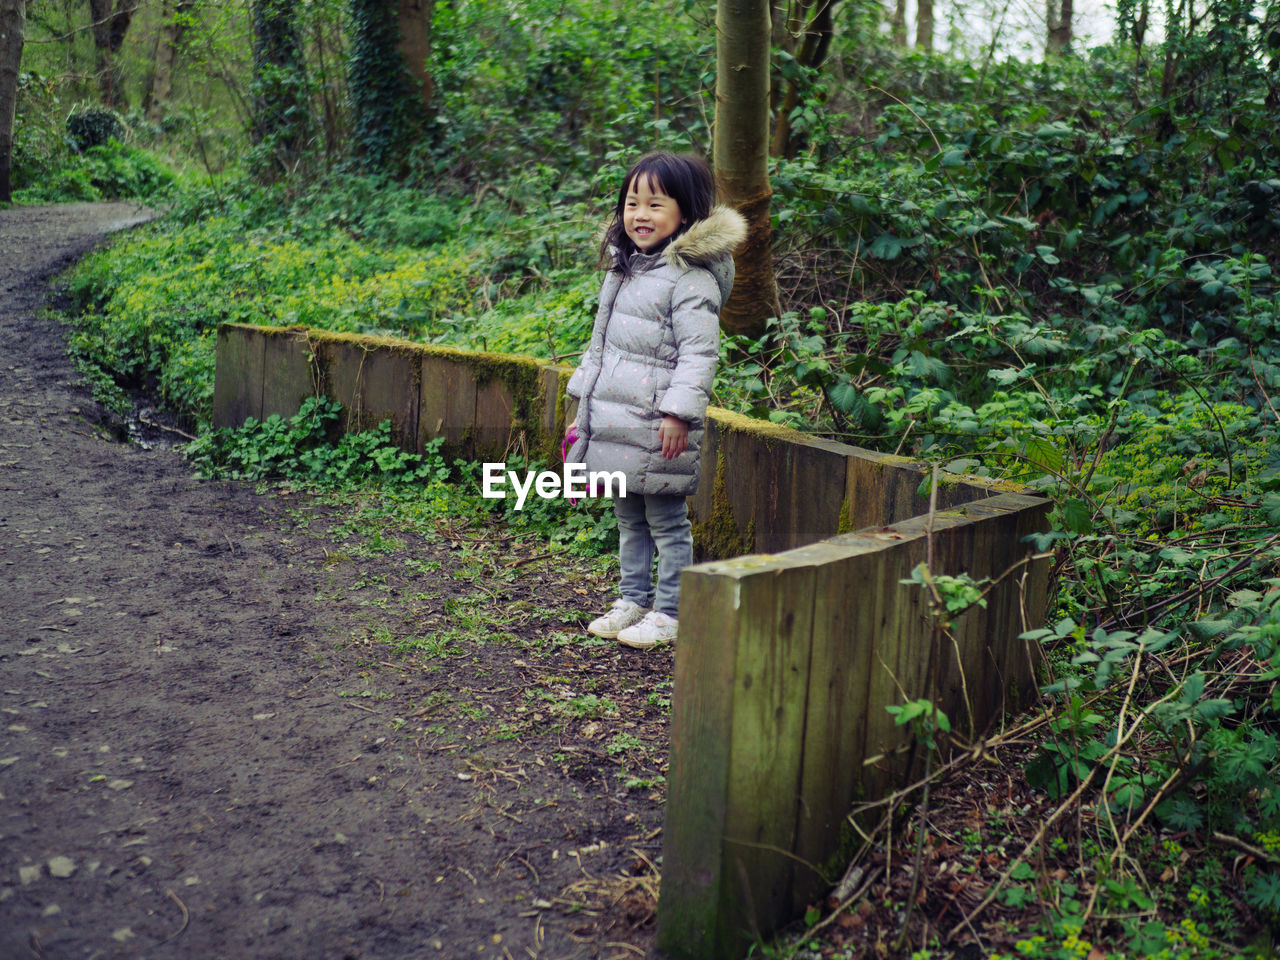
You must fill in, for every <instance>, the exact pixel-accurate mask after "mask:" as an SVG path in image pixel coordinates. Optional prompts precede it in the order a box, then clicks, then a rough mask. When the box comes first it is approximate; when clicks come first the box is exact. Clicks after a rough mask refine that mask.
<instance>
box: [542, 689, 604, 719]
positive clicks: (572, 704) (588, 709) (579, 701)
mask: <svg viewBox="0 0 1280 960" xmlns="http://www.w3.org/2000/svg"><path fill="white" fill-rule="evenodd" d="M552 709H553V710H555V711H556V712H557V713H560V714H564V715H565V716H569V717H575V718H577V719H579V720H599V719H600V718H601V717H607V716H616V715H617V713H618V705H617V704H616V703H614V702H612V701H611V700H608V699H606V698H604V697H598V696H596V695H595V694H594V693H587V694H584V695H582V696H580V697H574V698H573V699H572V700H569V701H567V702H565V703H559V704H556V705H555V706H554V707H552Z"/></svg>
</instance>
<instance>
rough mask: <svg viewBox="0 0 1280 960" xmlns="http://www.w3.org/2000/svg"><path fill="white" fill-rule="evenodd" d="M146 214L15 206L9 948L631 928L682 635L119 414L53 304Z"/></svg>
mask: <svg viewBox="0 0 1280 960" xmlns="http://www.w3.org/2000/svg"><path fill="white" fill-rule="evenodd" d="M139 217H140V211H139V210H137V209H136V208H134V207H131V206H128V205H123V204H113V205H92V206H90V205H79V206H64V207H57V208H42V209H14V210H9V211H0V251H3V254H2V256H0V711H2V712H0V958H4V960H9V958H18V957H114V956H146V957H155V958H169V957H172V958H179V957H182V958H190V957H198V958H209V957H228V958H237V960H253V958H268V957H271V958H275V957H281V958H293V957H298V958H329V957H343V958H345V957H353V958H354V957H368V958H375V957H376V958H400V957H406V958H407V957H431V956H441V957H464V956H465V957H476V956H481V957H484V956H493V957H535V958H537V957H636V956H641V955H643V954H644V953H645V951H646V950H648V949H649V947H650V943H651V939H652V922H651V919H650V913H651V909H652V905H653V899H652V892H653V882H652V881H653V873H652V868H651V864H650V863H649V862H647V861H651V860H655V859H656V857H657V853H658V846H659V840H658V828H659V827H660V826H661V800H662V797H661V782H662V778H661V772H662V763H663V757H664V756H665V742H664V738H665V723H666V711H667V706H668V705H667V703H666V701H665V700H664V699H663V698H664V697H669V695H670V694H669V688H667V690H666V692H665V693H662V691H663V687H662V680H663V678H665V677H666V676H667V675H669V671H670V658H669V656H666V657H663V656H661V655H660V656H658V657H653V656H649V657H636V656H627V655H624V654H623V653H622V652H620V651H619V650H618V649H617V648H615V647H612V646H609V645H603V646H591V645H589V644H582V643H579V638H581V637H582V634H581V631H580V629H579V627H578V624H579V623H580V620H579V619H578V616H577V613H578V605H580V604H581V605H585V606H586V607H588V608H590V607H591V606H594V605H596V604H597V603H599V602H600V599H602V598H603V594H600V595H597V590H600V589H604V585H603V584H601V583H598V582H592V583H590V586H591V587H592V596H591V598H590V599H588V600H584V599H582V597H575V596H573V595H572V593H570V594H569V595H568V596H566V595H565V592H566V590H565V587H564V584H565V582H570V581H572V580H573V578H574V577H575V576H579V575H580V576H583V577H589V574H587V573H583V572H582V571H576V570H575V568H574V565H573V564H572V563H557V564H556V565H555V567H556V569H555V571H554V572H552V571H548V570H547V566H548V565H547V564H545V563H537V562H528V563H523V562H522V563H520V564H519V566H518V567H516V566H514V565H512V564H509V563H505V564H504V562H503V557H504V556H511V555H512V554H511V551H512V550H517V549H519V547H518V545H512V544H509V543H508V541H507V540H506V539H504V536H503V535H502V534H501V533H500V532H498V533H493V532H490V533H483V534H480V533H476V532H475V531H467V530H457V529H454V528H449V527H447V526H441V528H440V535H439V536H422V535H419V534H413V533H411V532H406V533H405V534H404V535H403V536H402V538H401V539H400V540H399V541H398V542H395V543H393V544H392V545H391V546H390V547H387V546H386V545H385V544H382V545H380V546H379V548H378V549H373V548H371V547H370V546H369V537H368V536H366V535H364V534H362V533H361V532H360V528H359V525H358V524H354V523H352V522H351V518H352V517H354V516H358V509H359V506H360V505H359V504H354V505H350V504H349V505H348V506H347V507H343V506H342V505H341V504H339V503H334V502H323V501H319V500H317V499H315V498H313V497H309V496H304V495H302V494H296V493H295V494H290V493H287V492H286V493H283V494H279V493H278V494H272V495H263V494H262V493H259V492H256V491H255V490H254V489H253V488H252V487H248V486H244V485H236V484H230V483H221V482H203V481H200V480H198V479H196V478H195V477H194V476H193V474H192V472H191V470H190V469H189V467H188V466H187V464H186V463H185V462H184V461H183V460H182V459H181V458H180V457H179V456H178V455H177V454H174V453H171V452H165V451H144V450H141V449H139V448H137V447H132V446H126V445H122V444H119V443H116V442H113V441H112V440H111V439H110V438H109V437H107V436H106V434H105V431H103V430H101V429H99V428H97V427H95V423H94V421H95V419H96V418H95V416H94V409H95V408H94V406H93V403H92V401H91V399H90V398H89V397H88V395H87V394H86V392H85V391H84V390H83V388H81V387H80V386H78V385H77V383H76V377H75V374H74V371H73V370H72V369H71V367H70V365H69V364H68V362H67V360H66V358H65V354H64V343H65V332H64V331H63V330H62V329H61V327H60V326H59V325H58V324H57V323H56V322H54V321H51V320H49V319H46V318H44V317H42V316H40V314H39V309H40V308H41V306H42V304H43V303H44V301H45V298H46V296H47V292H48V287H47V282H48V279H49V278H50V277H51V276H52V275H53V274H54V273H55V272H56V271H58V270H60V269H61V268H63V267H65V266H66V265H67V264H69V263H70V262H71V261H72V260H74V258H75V257H77V256H79V255H81V254H82V253H84V252H85V251H86V250H87V249H89V247H90V246H92V245H93V244H94V243H95V242H97V241H98V240H100V239H101V237H102V236H103V235H105V234H106V233H107V232H108V231H110V230H113V229H118V228H120V227H123V226H126V225H128V224H129V223H130V222H132V221H135V220H137V219H138V218H139ZM344 509H345V510H347V511H348V512H347V513H345V514H344V513H343V510H344ZM380 536H381V534H380V533H375V534H374V539H375V540H377V539H378V537H380ZM495 543H496V544H497V546H496V548H495V546H494V544H495ZM486 545H487V546H486ZM534 549H535V548H533V547H530V548H529V550H530V554H529V556H530V557H531V558H532V560H536V555H534V554H533V553H532V551H533V550H534ZM460 565H461V566H462V567H464V568H465V569H464V570H463V572H461V573H460V572H458V569H457V568H458V567H459V566H460ZM578 582H584V583H585V582H587V581H578ZM579 589H580V592H582V593H586V592H587V591H586V590H582V589H581V588H579ZM598 596H599V598H600V599H598ZM513 611H525V612H526V614H527V615H526V616H513V615H512V612H513ZM504 612H505V618H504V616H503V614H504ZM464 613H465V614H467V615H469V616H472V617H473V620H474V618H475V617H477V616H478V617H488V618H489V619H488V620H487V621H484V622H485V623H488V624H490V625H500V624H501V625H503V626H501V628H499V627H498V626H491V627H486V628H484V629H487V630H489V631H490V632H489V633H487V634H486V633H484V632H483V630H482V632H480V633H476V632H475V631H474V630H473V632H472V634H470V636H471V638H472V640H474V638H475V637H476V636H481V637H483V636H489V637H490V642H487V643H485V642H481V643H479V644H476V643H474V642H472V643H468V641H467V637H466V636H462V637H461V638H460V637H459V635H458V634H456V633H453V634H451V633H449V632H448V631H447V630H445V629H444V628H445V627H447V626H450V625H451V624H452V625H456V623H457V622H458V618H459V617H461V616H462V615H463V614H464ZM476 629H480V628H476ZM433 631H435V632H433ZM548 638H550V639H548ZM655 691H657V693H655ZM618 745H621V746H618ZM615 747H617V749H615Z"/></svg>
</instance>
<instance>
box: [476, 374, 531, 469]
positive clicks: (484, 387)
mask: <svg viewBox="0 0 1280 960" xmlns="http://www.w3.org/2000/svg"><path fill="white" fill-rule="evenodd" d="M515 410H516V401H515V397H513V396H512V395H511V388H510V387H509V386H508V385H507V383H506V382H505V381H503V380H499V379H493V380H489V381H487V382H485V383H478V384H476V413H475V418H476V419H475V431H474V449H475V453H474V454H473V456H474V457H475V459H477V460H493V461H502V460H506V458H507V457H508V456H510V457H515V456H520V455H523V454H524V453H526V452H528V451H526V450H516V449H514V446H513V437H514V429H513V427H514V423H513V421H514V420H515Z"/></svg>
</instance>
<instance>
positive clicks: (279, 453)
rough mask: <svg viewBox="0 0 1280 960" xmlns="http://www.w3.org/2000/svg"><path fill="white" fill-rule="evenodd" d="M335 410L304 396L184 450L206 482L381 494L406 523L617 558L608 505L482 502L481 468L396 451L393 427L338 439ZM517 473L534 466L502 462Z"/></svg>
mask: <svg viewBox="0 0 1280 960" xmlns="http://www.w3.org/2000/svg"><path fill="white" fill-rule="evenodd" d="M340 412H341V405H340V404H338V403H337V402H335V401H332V400H327V399H322V398H316V397H311V398H308V399H307V400H305V401H304V402H303V404H302V408H301V409H300V410H299V411H298V413H297V414H295V415H294V416H292V417H288V418H284V417H281V416H279V415H278V414H276V415H272V416H270V417H268V418H267V419H266V420H263V421H258V420H255V419H252V418H251V419H249V420H247V421H246V422H245V423H244V424H243V425H242V426H241V427H238V428H235V429H220V430H207V431H205V432H204V433H202V434H201V435H200V437H199V438H198V439H196V440H195V441H193V442H192V443H190V444H188V445H187V446H186V448H185V452H186V455H187V457H188V458H189V459H190V460H191V461H192V463H194V464H195V466H196V468H197V469H198V470H199V471H201V473H202V474H204V475H205V476H210V477H214V476H216V477H229V478H233V479H237V480H285V481H289V482H291V483H299V484H304V485H306V486H310V487H316V488H322V489H350V488H355V487H362V486H378V487H380V488H382V490H383V493H384V496H385V497H387V498H388V501H389V503H390V504H391V509H393V510H394V512H395V513H396V515H397V516H398V517H399V518H400V519H401V520H402V521H403V522H405V523H409V524H414V523H425V524H430V523H434V522H435V521H436V520H437V519H438V518H439V517H441V516H456V517H461V518H463V519H466V520H468V521H472V522H476V523H484V522H486V521H492V520H495V519H500V520H501V521H502V523H503V525H504V526H505V527H506V528H507V529H508V530H509V531H511V532H512V533H514V534H516V535H520V534H522V533H525V534H532V535H536V536H538V537H539V538H541V539H543V540H545V541H546V542H548V543H550V544H554V545H556V546H559V547H562V548H564V549H568V550H573V551H576V552H579V553H583V554H587V555H599V554H611V553H613V552H615V551H616V550H617V522H616V519H615V518H614V514H613V510H612V508H611V507H610V505H609V503H608V501H607V500H604V499H602V498H595V499H593V498H587V499H586V500H582V501H580V502H579V503H578V504H577V505H573V504H570V503H569V502H568V501H567V500H565V499H563V498H561V499H543V498H542V497H530V498H528V499H527V500H526V501H525V503H524V506H523V509H518V508H517V506H516V499H515V498H514V497H507V498H505V499H497V498H494V499H486V498H485V497H483V496H482V489H483V484H482V465H481V464H479V463H475V462H472V461H464V460H455V461H454V462H453V464H452V465H449V464H447V463H446V462H445V461H444V459H443V457H442V455H441V453H440V448H441V446H442V441H441V440H439V439H437V440H433V441H431V442H430V443H429V444H428V445H427V449H426V450H425V451H424V452H423V453H422V454H421V455H419V454H415V453H409V452H407V451H405V450H403V449H401V448H400V447H398V446H396V444H395V443H394V441H393V440H392V438H391V433H390V423H389V422H385V421H384V422H383V423H381V424H379V425H378V426H377V427H376V428H374V429H372V430H368V431H364V432H361V433H343V434H341V436H339V437H338V439H337V441H332V440H331V438H332V437H333V436H334V435H336V434H338V433H339V427H338V424H339V414H340ZM506 466H507V469H510V470H514V471H517V472H520V473H523V472H524V471H526V470H539V469H542V468H543V465H542V464H541V463H539V462H528V463H515V462H512V463H509V464H507V465H506Z"/></svg>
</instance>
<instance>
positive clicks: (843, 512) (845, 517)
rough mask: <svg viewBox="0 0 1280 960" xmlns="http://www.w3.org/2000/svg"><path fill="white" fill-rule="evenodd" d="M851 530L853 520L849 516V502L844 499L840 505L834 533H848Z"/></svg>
mask: <svg viewBox="0 0 1280 960" xmlns="http://www.w3.org/2000/svg"><path fill="white" fill-rule="evenodd" d="M852 529H853V518H852V517H851V516H850V515H849V500H848V498H847V497H846V498H845V499H844V500H843V501H841V503H840V519H839V520H838V521H837V522H836V533H849V532H850V531H851V530H852Z"/></svg>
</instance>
